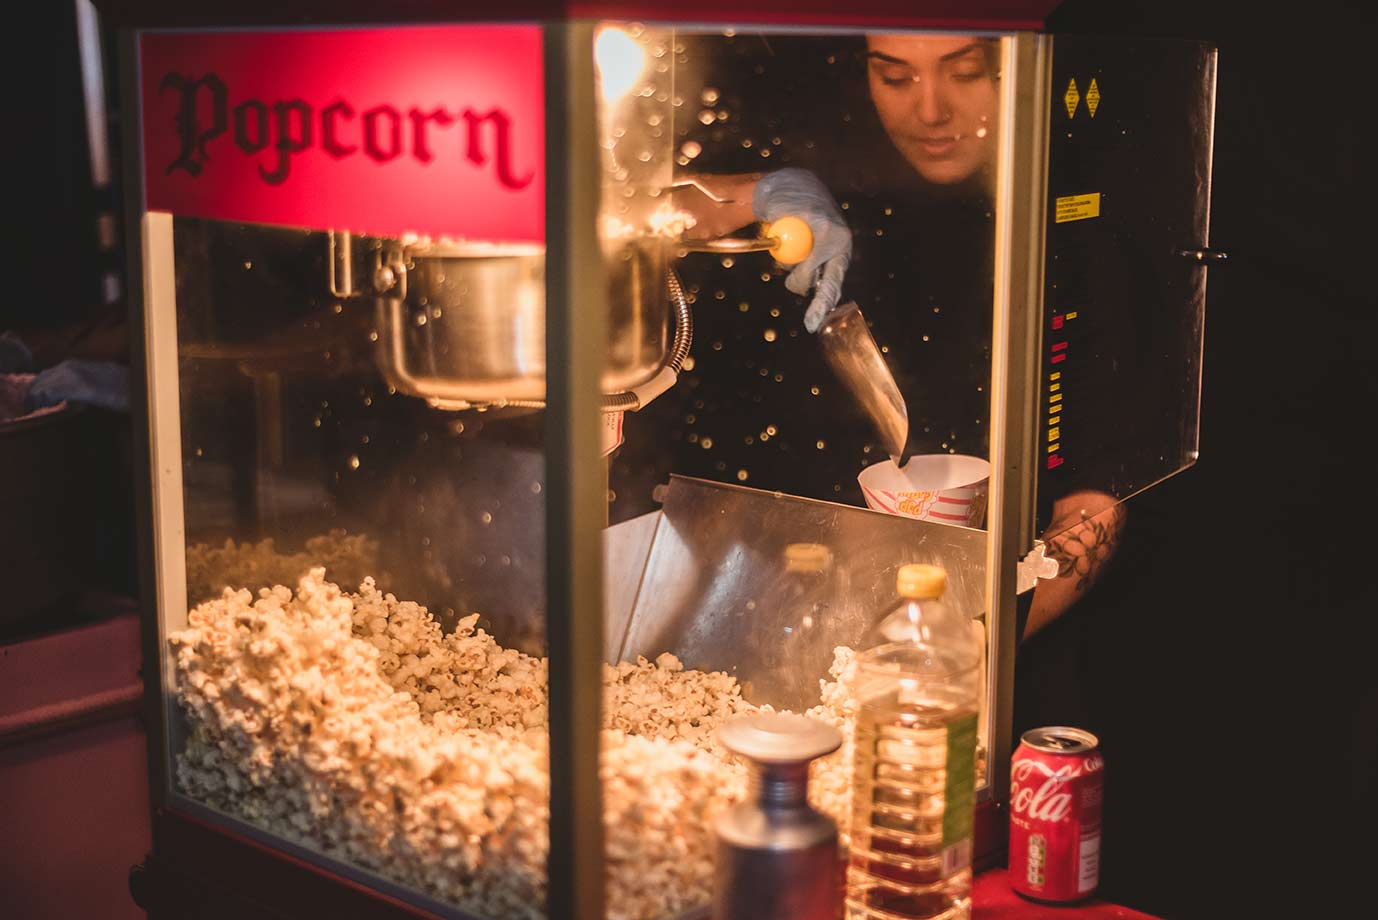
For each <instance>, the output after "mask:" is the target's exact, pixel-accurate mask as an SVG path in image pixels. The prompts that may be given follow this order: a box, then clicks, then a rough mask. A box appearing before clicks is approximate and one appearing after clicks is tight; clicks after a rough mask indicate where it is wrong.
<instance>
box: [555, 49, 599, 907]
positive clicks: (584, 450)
mask: <svg viewBox="0 0 1378 920" xmlns="http://www.w3.org/2000/svg"><path fill="white" fill-rule="evenodd" d="M593 33H594V24H593V23H591V22H553V23H547V24H546V25H545V26H544V47H545V115H546V141H545V143H546V154H545V162H546V224H545V226H546V375H547V376H546V405H547V409H546V427H545V439H546V441H545V462H546V483H547V491H546V495H547V504H546V638H547V654H548V655H549V662H550V664H549V693H550V699H549V711H550V852H549V856H548V871H549V880H548V884H549V887H548V893H547V896H546V913H547V916H549V917H550V918H551V920H566V918H567V920H595V918H600V920H601V918H602V916H603V797H602V788H601V786H600V783H599V779H598V754H599V738H600V727H601V725H602V713H601V706H602V698H601V697H602V686H603V681H602V667H603V598H602V581H603V579H602V572H603V566H602V543H601V540H600V531H601V528H602V526H603V521H604V517H605V509H606V492H607V484H606V481H605V477H604V467H603V462H602V459H601V456H600V452H599V438H598V427H597V425H598V419H599V408H600V407H599V393H600V390H601V388H600V378H601V376H602V369H603V356H604V355H603V353H604V348H605V342H606V338H605V334H604V330H605V326H606V317H605V315H604V313H605V311H604V310H603V309H602V304H603V302H604V299H605V294H604V290H605V288H604V283H603V273H604V269H603V260H602V254H601V251H600V248H599V244H598V234H597V223H596V221H597V213H598V189H599V184H598V183H599V164H598V146H597V134H596V125H597V111H596V108H595V106H596V102H595V98H594V91H595V88H596V84H595V80H594V67H593Z"/></svg>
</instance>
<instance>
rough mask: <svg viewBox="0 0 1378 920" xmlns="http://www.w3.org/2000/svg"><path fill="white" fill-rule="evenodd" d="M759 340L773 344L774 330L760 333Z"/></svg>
mask: <svg viewBox="0 0 1378 920" xmlns="http://www.w3.org/2000/svg"><path fill="white" fill-rule="evenodd" d="M761 338H763V339H765V340H766V341H767V342H774V341H775V330H774V329H767V330H766V331H765V332H762V333H761Z"/></svg>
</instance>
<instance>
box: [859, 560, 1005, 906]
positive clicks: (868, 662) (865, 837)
mask: <svg viewBox="0 0 1378 920" xmlns="http://www.w3.org/2000/svg"><path fill="white" fill-rule="evenodd" d="M946 586H947V575H946V573H945V572H944V571H943V570H942V569H941V568H939V567H937V566H931V565H906V566H904V567H903V568H901V569H900V571H899V577H898V579H897V588H898V593H899V596H900V603H899V606H898V607H897V608H896V609H895V610H894V611H893V612H892V613H890V614H889V615H888V616H887V617H885V619H884V620H882V621H881V622H880V623H879V624H877V626H876V627H875V628H873V629H872V631H871V633H870V634H869V635H868V637H867V638H866V639H865V640H863V643H862V649H863V651H862V652H861V653H860V654H858V655H857V658H856V667H857V672H856V685H855V686H856V695H857V701H858V704H859V706H858V713H857V723H856V755H855V774H854V783H853V790H852V821H851V850H850V854H849V860H848V867H847V895H846V904H847V908H846V910H847V918H848V920H863V918H865V920H916V918H923V920H933V918H941V920H966V918H969V917H970V916H971V842H972V825H973V823H974V819H975V808H976V802H975V791H976V762H975V758H976V734H977V704H978V700H979V686H978V684H979V679H980V678H979V672H980V663H981V648H980V646H979V643H977V641H976V639H975V637H974V635H973V631H972V629H971V626H970V624H969V623H968V621H967V618H966V617H965V616H963V615H962V614H960V613H959V612H957V611H955V610H952V609H951V608H949V607H948V606H947V605H946V604H944V603H943V601H942V595H943V591H944V589H945V588H946Z"/></svg>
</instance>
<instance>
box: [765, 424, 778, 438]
mask: <svg viewBox="0 0 1378 920" xmlns="http://www.w3.org/2000/svg"><path fill="white" fill-rule="evenodd" d="M766 434H768V435H771V436H774V435H776V434H778V432H777V431H776V430H775V426H774V425H767V426H766Z"/></svg>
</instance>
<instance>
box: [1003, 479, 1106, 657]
mask: <svg viewBox="0 0 1378 920" xmlns="http://www.w3.org/2000/svg"><path fill="white" fill-rule="evenodd" d="M1124 520H1125V510H1124V506H1123V505H1121V504H1118V503H1116V501H1115V500H1114V499H1113V498H1111V497H1110V496H1109V495H1106V494H1104V493H1103V492H1074V493H1072V494H1071V495H1068V496H1066V497H1065V498H1062V499H1059V500H1058V501H1057V502H1055V503H1054V504H1053V523H1052V525H1051V526H1050V527H1049V528H1048V529H1047V531H1046V532H1045V533H1044V536H1043V539H1044V541H1045V542H1046V543H1047V547H1046V548H1045V550H1044V552H1045V553H1046V554H1047V555H1048V556H1049V557H1051V558H1053V559H1056V560H1057V568H1058V571H1057V577H1056V578H1049V579H1045V580H1040V581H1039V583H1038V586H1037V587H1035V588H1034V596H1033V603H1032V605H1031V606H1030V608H1029V621H1028V623H1027V624H1025V627H1024V638H1025V639H1027V638H1028V637H1029V636H1032V635H1033V634H1034V633H1036V632H1038V631H1039V630H1040V629H1042V628H1043V627H1045V626H1047V625H1048V624H1049V623H1051V622H1052V621H1053V620H1056V619H1057V618H1058V617H1060V616H1062V614H1064V613H1065V612H1067V610H1068V608H1070V607H1071V606H1072V605H1073V604H1074V603H1076V602H1077V601H1078V600H1080V599H1081V596H1082V595H1083V594H1085V593H1086V592H1087V590H1088V589H1090V587H1091V585H1092V584H1094V583H1095V581H1096V579H1097V578H1099V577H1100V576H1101V573H1102V572H1103V571H1104V569H1105V567H1106V565H1107V564H1108V563H1109V562H1110V559H1111V557H1112V556H1113V555H1114V554H1115V548H1116V547H1117V546H1118V545H1119V542H1120V537H1121V536H1122V534H1123V531H1124Z"/></svg>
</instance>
